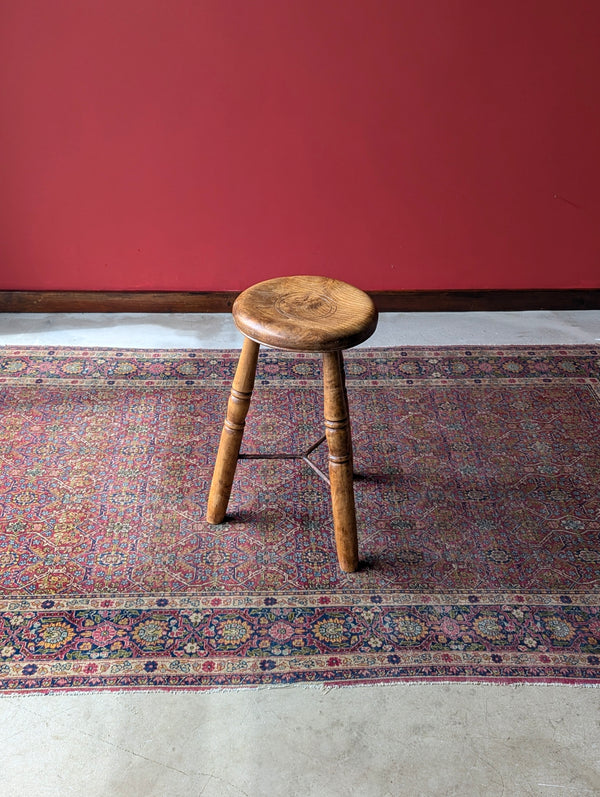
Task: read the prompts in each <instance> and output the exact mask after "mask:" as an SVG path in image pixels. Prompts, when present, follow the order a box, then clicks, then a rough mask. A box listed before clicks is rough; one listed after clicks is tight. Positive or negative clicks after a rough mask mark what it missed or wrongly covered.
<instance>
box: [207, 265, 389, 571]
mask: <svg viewBox="0 0 600 797" xmlns="http://www.w3.org/2000/svg"><path fill="white" fill-rule="evenodd" d="M232 313H233V318H234V321H235V324H236V326H237V327H238V329H239V330H240V332H242V333H243V335H244V343H243V346H242V352H241V354H240V359H239V362H238V365H237V369H236V373H235V377H234V379H233V385H232V388H231V394H230V396H229V401H228V404H227V416H226V419H225V423H224V425H223V431H222V433H221V440H220V443H219V450H218V453H217V459H216V462H215V468H214V473H213V478H212V483H211V488H210V492H209V496H208V510H207V516H206V519H207V521H208V522H209V523H211V524H218V523H222V522H223V520H224V518H225V513H226V512H227V504H228V503H229V497H230V495H231V488H232V485H233V479H234V476H235V469H236V465H237V462H238V459H240V458H242V457H241V455H240V447H241V444H242V437H243V434H244V426H245V420H246V415H247V413H248V408H249V406H250V399H251V397H252V389H253V387H254V378H255V374H256V364H257V360H258V352H259V348H260V346H261V345H263V346H267V347H268V348H272V349H280V350H284V351H296V352H319V353H321V354H322V355H323V388H324V396H323V398H324V415H325V437H324V438H321V440H320V441H319V443H317V444H316V445H315V446H313V447H312V449H310V450H313V449H314V448H316V447H317V445H319V444H320V443H321V442H323V441H324V440H325V439H326V440H327V447H328V449H329V484H330V488H331V503H332V510H333V527H334V533H335V543H336V548H337V556H338V561H339V565H340V567H341V569H342V570H345V571H347V572H354V571H355V570H356V569H357V567H358V541H357V535H356V512H355V505H354V484H353V476H354V474H353V462H352V437H351V432H350V418H349V412H348V397H347V394H346V384H345V374H344V359H343V355H342V352H343V351H344V350H345V349H350V348H352V347H353V346H357V345H358V344H359V343H362V342H363V341H365V340H367V338H369V337H370V336H371V335H372V334H373V332H374V331H375V328H376V326H377V311H376V310H375V307H374V305H373V302H372V301H371V299H370V297H369V296H368V295H367V294H366V293H364V292H363V291H361V290H359V289H358V288H355V287H353V286H352V285H348V284H347V283H345V282H341V281H339V280H334V279H329V278H327V277H311V276H299V277H279V278H277V279H271V280H266V281H265V282H259V283H258V284H257V285H253V286H252V287H250V288H248V289H247V290H245V291H243V292H242V293H241V294H240V295H239V296H238V297H237V299H236V300H235V303H234V305H233V309H232ZM282 458H283V457H282ZM285 458H290V457H285ZM294 458H296V457H294ZM297 458H299V459H305V460H306V457H305V456H298V457H297ZM309 464H310V463H309Z"/></svg>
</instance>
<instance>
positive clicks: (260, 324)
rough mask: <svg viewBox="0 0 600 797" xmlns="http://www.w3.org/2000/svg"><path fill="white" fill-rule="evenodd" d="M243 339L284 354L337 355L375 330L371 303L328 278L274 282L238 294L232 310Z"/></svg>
mask: <svg viewBox="0 0 600 797" xmlns="http://www.w3.org/2000/svg"><path fill="white" fill-rule="evenodd" d="M232 312H233V318H234V321H235V323H236V326H237V327H238V329H239V330H240V332H242V333H243V334H244V335H245V336H246V337H247V338H250V339H251V340H254V341H256V342H257V343H262V344H263V345H265V346H270V347H272V348H275V349H285V350H287V351H318V352H326V351H340V350H342V349H349V348H351V347H352V346H356V345H357V344H359V343H362V342H363V341H364V340H366V339H367V338H369V337H370V336H371V335H372V334H373V332H374V331H375V327H376V326H377V311H376V310H375V307H374V305H373V302H372V301H371V298H370V297H369V296H368V295H367V294H366V293H364V292H363V291H361V290H359V289H358V288H355V287H353V286H352V285H348V284H347V283H346V282H341V281H340V280H334V279H329V278H327V277H309V276H301V277H278V278H277V279H270V280H266V281H265V282H259V283H258V284H256V285H253V286H252V287H251V288H248V289H247V290H245V291H243V292H242V293H241V294H240V295H239V296H238V297H237V299H236V300H235V303H234V305H233V310H232Z"/></svg>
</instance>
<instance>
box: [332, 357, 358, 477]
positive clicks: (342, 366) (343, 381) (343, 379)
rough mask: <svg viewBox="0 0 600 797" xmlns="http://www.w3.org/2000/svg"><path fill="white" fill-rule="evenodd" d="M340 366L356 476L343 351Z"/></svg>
mask: <svg viewBox="0 0 600 797" xmlns="http://www.w3.org/2000/svg"><path fill="white" fill-rule="evenodd" d="M336 354H337V356H338V360H339V364H340V372H341V374H342V385H343V387H344V404H345V406H346V415H347V416H348V446H349V448H350V463H351V465H352V473H353V474H354V451H353V445H352V424H351V423H350V405H349V404H348V391H347V390H346V369H345V368H344V355H343V354H342V352H341V351H338V352H336Z"/></svg>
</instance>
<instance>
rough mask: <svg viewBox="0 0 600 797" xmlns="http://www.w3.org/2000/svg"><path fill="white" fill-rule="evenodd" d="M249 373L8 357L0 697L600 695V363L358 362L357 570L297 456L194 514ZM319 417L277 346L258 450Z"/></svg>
mask: <svg viewBox="0 0 600 797" xmlns="http://www.w3.org/2000/svg"><path fill="white" fill-rule="evenodd" d="M236 360H237V352H217V351H139V350H138V351H129V350H122V351H119V350H116V349H102V350H99V349H94V350H84V349H56V350H49V349H41V348H28V349H25V348H21V349H13V348H8V349H6V348H5V349H3V350H0V383H1V388H2V389H1V391H0V473H1V475H0V503H1V508H0V609H1V618H2V619H1V625H0V684H1V686H2V688H3V689H4V690H7V691H17V690H41V691H57V690H66V689H79V690H81V689H111V688H112V689H123V688H135V687H141V688H145V689H148V688H167V689H168V688H171V689H174V688H187V689H193V688H206V687H230V686H236V687H237V686H248V685H258V684H283V683H295V682H329V683H337V684H339V683H348V682H352V683H359V682H362V683H365V682H391V681H400V680H411V679H413V680H414V679H420V680H438V679H439V680H446V681H448V680H467V681H477V680H485V681H502V682H508V681H540V682H569V683H589V684H591V683H598V680H599V675H600V615H599V612H598V607H599V605H600V601H599V589H598V587H599V580H600V573H599V570H600V568H599V565H600V513H599V509H600V497H599V489H598V485H599V484H600V435H599V434H598V431H599V417H600V381H599V375H600V350H596V349H591V348H589V347H580V346H578V347H571V348H561V349H557V348H548V347H534V348H519V347H508V348H504V349H502V350H499V349H495V348H472V349H469V350H465V349H463V348H440V349H436V350H432V349H423V348H411V349H406V350H401V349H371V350H354V351H352V352H349V353H348V354H347V372H348V391H349V401H350V407H351V412H352V417H353V431H354V445H355V465H356V469H357V471H358V479H357V482H356V500H357V513H358V520H359V542H360V551H361V559H362V564H361V569H360V571H359V572H358V573H356V574H354V575H348V574H344V573H342V572H340V570H339V569H338V567H337V562H336V556H335V549H334V543H333V531H332V522H331V517H330V510H329V501H328V495H327V487H326V485H324V484H323V483H322V481H320V480H319V479H318V477H317V476H316V475H315V474H314V473H313V472H312V471H311V470H310V469H309V468H307V467H306V466H305V465H304V464H303V463H301V462H298V461H288V462H275V461H272V460H264V461H256V460H247V461H243V462H240V464H239V465H238V474H237V479H236V483H235V487H234V492H233V495H232V500H231V504H230V510H231V514H230V516H229V517H228V521H227V522H226V523H224V524H223V525H222V526H218V527H217V526H209V525H207V524H206V523H205V521H204V512H205V507H206V495H207V491H208V485H209V481H210V476H211V471H212V466H213V461H214V456H215V450H216V445H217V442H218V437H219V433H220V427H221V423H222V420H223V414H224V409H225V402H226V396H227V393H228V388H229V385H230V383H231V379H232V375H233V371H234V368H235V363H236ZM321 403H322V398H321V385H320V361H319V359H318V358H317V357H315V356H312V355H304V356H298V355H288V354H283V353H275V352H263V353H262V355H261V358H260V361H259V373H258V378H257V387H256V392H255V396H254V400H253V405H252V408H251V410H250V415H249V419H248V426H247V434H246V440H245V449H246V451H255V450H257V449H258V448H259V447H262V448H263V449H267V450H271V451H273V450H278V451H281V450H286V451H290V452H294V451H298V450H303V449H306V448H308V447H309V446H310V444H311V443H312V442H314V441H316V440H317V439H318V438H319V436H320V434H321V428H322V426H321ZM314 456H315V461H316V462H317V463H318V464H321V465H323V464H324V460H325V457H326V451H324V447H321V448H320V449H318V450H317V451H316V452H315V454H314Z"/></svg>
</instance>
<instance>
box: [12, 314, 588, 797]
mask: <svg viewBox="0 0 600 797" xmlns="http://www.w3.org/2000/svg"><path fill="white" fill-rule="evenodd" d="M239 340H240V338H239V336H238V334H237V332H236V331H235V329H234V328H233V325H232V323H231V320H230V318H229V317H228V316H214V315H212V316H198V315H161V316H141V315H133V314H127V315H104V316H100V315H66V314H57V315H10V314H5V315H1V314H0V345H45V344H49V345H53V346H57V345H69V346H116V347H144V348H152V347H157V348H173V347H176V348H180V347H181V348H186V347H204V348H230V347H237V346H238V345H239ZM599 342H600V313H599V312H569V313H550V312H539V313H495V314H485V313H460V314H459V313H456V314H439V313H438V314H428V313H424V314H418V315H411V314H386V315H384V316H382V318H381V321H380V325H379V329H378V331H377V333H376V335H375V337H374V338H372V339H371V341H369V344H368V345H375V346H389V345H435V346H438V345H451V344H457V345H460V344H467V345H475V344H478V343H479V344H486V343H489V344H493V345H510V344H525V345H528V344H536V343H559V344H560V343H564V344H570V343H589V344H595V343H599ZM0 795H7V797H8V796H10V797H13V796H14V797H30V796H31V797H34V796H35V797H50V795H52V796H53V797H54V796H56V797H63V795H65V796H68V795H85V796H86V797H97V796H100V795H102V797H112V796H113V795H116V796H117V797H120V795H123V796H124V797H137V795H140V796H141V795H145V796H146V797H179V796H181V797H196V796H197V795H198V796H199V795H203V797H242V796H245V797H279V796H280V795H281V797H284V796H287V795H290V796H292V797H295V796H296V795H299V796H300V795H302V797H304V796H306V797H311V796H312V795H314V796H315V797H337V796H338V795H340V796H341V795H358V796H360V797H363V796H364V797H371V796H372V797H396V796H397V797H403V796H404V795H406V797H419V796H420V795H423V796H429V795H432V796H436V797H437V796H438V795H439V796H440V797H450V796H451V795H456V797H470V795H483V796H484V797H487V795H490V796H491V797H495V795H499V796H500V795H505V796H506V797H530V796H531V797H538V796H539V797H555V796H556V797H562V795H564V796H565V797H567V796H568V797H571V796H572V797H579V796H580V795H581V796H583V795H600V690H599V689H593V688H583V687H570V686H531V685H521V686H490V685H472V684H435V685H434V684H414V685H401V684H400V685H394V686H371V687H368V686H360V687H344V688H339V689H331V688H329V687H318V686H313V687H303V686H297V687H279V688H272V689H267V688H264V689H250V690H242V691H225V692H200V693H198V692H193V693H150V694H146V693H124V694H114V693H107V694H65V695H55V696H47V697H46V696H42V695H27V696H19V697H10V696H5V697H4V698H2V699H0Z"/></svg>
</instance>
